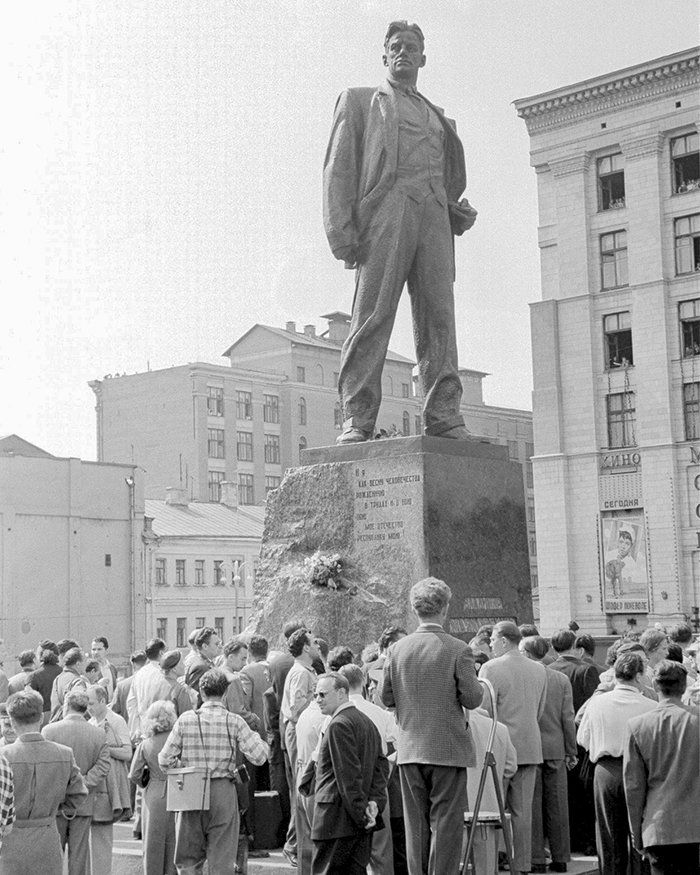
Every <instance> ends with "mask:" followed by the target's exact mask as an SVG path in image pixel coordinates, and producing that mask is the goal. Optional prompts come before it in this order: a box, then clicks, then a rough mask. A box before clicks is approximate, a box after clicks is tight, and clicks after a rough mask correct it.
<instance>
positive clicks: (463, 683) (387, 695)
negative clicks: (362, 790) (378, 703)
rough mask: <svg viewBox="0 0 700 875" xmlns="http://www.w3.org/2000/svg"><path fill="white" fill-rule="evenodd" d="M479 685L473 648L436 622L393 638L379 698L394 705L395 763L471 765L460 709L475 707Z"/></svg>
mask: <svg viewBox="0 0 700 875" xmlns="http://www.w3.org/2000/svg"><path fill="white" fill-rule="evenodd" d="M481 696H482V690H481V685H480V684H479V681H478V680H477V679H476V672H475V671H474V657H473V656H472V649H471V647H469V645H468V644H465V643H464V641H460V640H459V639H458V638H453V636H452V635H450V634H449V633H448V632H445V630H444V629H443V628H442V627H441V626H438V625H436V624H432V623H431V624H426V625H421V626H419V627H418V629H416V631H415V632H412V633H411V634H410V635H407V636H406V637H405V638H402V639H401V640H400V641H397V642H396V644H394V646H393V647H392V649H391V652H390V653H389V656H388V658H387V660H386V662H385V664H384V676H383V679H382V686H381V698H382V702H384V704H385V705H386V706H387V707H388V708H392V707H395V708H396V722H397V723H398V726H399V734H398V739H397V741H396V750H397V752H398V758H397V763H398V764H399V765H402V764H403V765H405V764H407V763H428V764H431V765H434V766H455V767H457V768H466V767H467V766H473V765H476V761H475V757H476V753H475V749H474V742H473V739H472V737H471V733H470V732H469V724H468V721H467V718H466V716H465V714H464V711H463V708H478V707H479V705H480V704H481Z"/></svg>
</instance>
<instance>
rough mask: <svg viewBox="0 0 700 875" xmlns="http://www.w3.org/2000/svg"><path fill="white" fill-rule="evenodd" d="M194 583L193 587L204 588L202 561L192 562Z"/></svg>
mask: <svg viewBox="0 0 700 875" xmlns="http://www.w3.org/2000/svg"><path fill="white" fill-rule="evenodd" d="M194 583H195V586H204V559H195V560H194Z"/></svg>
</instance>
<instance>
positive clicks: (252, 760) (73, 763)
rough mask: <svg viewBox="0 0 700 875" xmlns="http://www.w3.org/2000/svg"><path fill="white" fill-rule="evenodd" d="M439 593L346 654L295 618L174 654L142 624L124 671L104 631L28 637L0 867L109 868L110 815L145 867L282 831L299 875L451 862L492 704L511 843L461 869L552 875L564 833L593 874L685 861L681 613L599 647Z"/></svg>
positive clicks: (14, 697) (1, 763)
mask: <svg viewBox="0 0 700 875" xmlns="http://www.w3.org/2000/svg"><path fill="white" fill-rule="evenodd" d="M450 598H451V592H450V589H449V587H448V586H447V585H446V584H445V583H443V582H442V581H439V580H436V579H435V578H427V579H425V580H423V581H420V582H419V583H417V584H415V586H414V587H413V588H412V590H411V607H412V609H413V612H414V613H415V615H416V618H417V620H418V626H417V628H416V629H415V631H413V632H411V633H410V634H408V633H407V631H406V630H405V629H402V628H398V627H390V628H387V629H385V630H384V632H383V633H382V635H381V636H380V638H379V640H378V641H377V642H372V643H370V644H368V646H367V647H366V648H365V649H364V650H363V651H362V653H361V654H355V653H353V652H352V651H351V650H350V649H349V648H348V647H346V646H344V645H343V644H342V643H340V644H336V646H334V647H333V648H332V649H329V646H328V643H327V642H325V641H324V640H322V639H320V638H318V637H316V636H314V634H313V632H312V631H311V630H309V629H308V628H306V626H305V625H304V624H303V623H302V622H301V621H299V622H289V623H287V625H286V626H285V628H284V629H283V630H281V631H282V633H283V638H284V642H285V643H284V646H283V648H282V649H281V650H279V651H274V652H268V642H267V640H266V639H265V638H263V637H261V636H259V635H254V634H253V635H242V636H240V637H238V638H235V639H233V640H231V641H229V642H227V643H225V644H224V643H223V642H222V641H221V640H220V638H219V635H218V633H217V631H216V630H215V629H213V628H209V627H205V628H199V629H195V630H193V632H192V633H191V635H190V637H189V648H190V649H189V652H188V653H187V654H183V653H182V652H181V651H180V650H167V648H166V645H165V643H164V642H163V641H162V640H160V639H158V638H154V639H152V640H151V641H149V642H148V643H147V644H146V646H145V648H144V650H143V651H138V652H135V653H133V654H132V656H131V660H130V663H131V671H130V673H129V674H128V676H126V677H122V678H120V677H118V672H117V670H116V669H115V667H114V666H113V665H112V664H111V663H110V660H109V643H108V641H107V639H106V638H104V637H96V638H95V639H94V640H93V641H92V643H91V650H90V654H89V655H88V654H87V653H86V652H85V651H84V649H83V648H82V647H81V646H80V645H79V643H78V642H76V641H73V640H69V639H64V640H62V641H58V642H53V641H48V640H44V641H41V642H39V645H38V647H37V650H36V652H34V651H26V652H24V653H22V654H20V655H19V657H18V662H19V667H20V671H19V672H18V673H17V674H15V675H14V676H13V677H11V678H8V677H7V676H6V675H5V674H4V673H2V672H0V700H2V704H0V731H1V733H2V748H1V749H0V837H1V839H2V845H1V847H0V875H23V873H27V875H35V873H37V872H42V873H46V875H53V873H56V875H59V873H61V872H62V871H63V866H64V858H66V859H67V867H68V872H69V875H86V873H92V875H108V873H110V872H111V869H112V845H113V824H114V823H115V822H116V821H118V820H125V821H129V822H130V823H131V824H132V829H133V832H134V836H135V837H137V838H142V839H143V871H144V873H146V875H171V873H195V872H200V871H201V869H202V866H203V864H204V862H205V861H207V862H208V865H209V871H210V872H211V873H212V875H224V873H240V872H246V871H247V867H248V859H249V857H250V856H267V855H268V849H269V848H274V847H278V846H279V845H282V846H283V854H284V856H285V858H286V861H287V862H288V864H289V865H290V866H291V867H294V868H296V870H297V871H298V872H300V873H304V875H321V873H328V875H331V873H336V875H341V873H342V875H359V873H365V872H368V873H372V875H423V873H432V875H456V873H458V872H459V871H460V866H461V864H462V857H463V854H464V838H465V830H464V823H465V812H467V811H469V809H470V806H473V805H474V801H475V797H476V795H477V787H478V786H479V779H480V776H481V771H482V767H483V766H484V762H485V754H486V746H487V739H488V738H489V733H490V730H491V727H492V722H493V721H492V718H493V714H494V710H495V712H496V716H497V721H498V722H497V724H496V726H495V736H494V741H493V756H494V763H495V773H496V775H497V778H496V779H495V781H494V782H493V783H491V784H489V783H488V782H487V783H486V785H484V787H483V798H482V801H481V805H480V810H481V811H482V812H484V811H491V812H493V811H498V803H499V798H498V797H499V795H502V798H503V799H504V800H505V808H506V811H507V812H508V818H507V824H508V825H507V826H506V828H507V829H508V831H509V832H508V834H509V835H510V837H511V839H512V841H511V842H509V843H508V845H505V844H504V843H503V841H502V842H501V847H502V848H504V847H512V854H513V856H512V859H511V860H508V858H507V856H505V855H504V852H503V851H502V852H501V854H500V859H499V855H497V854H496V853H495V851H496V846H495V845H494V846H493V847H490V846H488V845H489V842H490V843H491V844H493V842H492V839H491V838H488V840H484V839H483V837H482V838H481V839H480V840H479V841H477V842H475V845H474V848H473V852H474V857H473V859H474V862H475V863H476V871H477V872H480V873H481V872H484V873H488V875H490V872H491V871H494V872H495V871H496V870H497V868H498V867H499V866H500V867H501V868H505V869H510V868H511V866H512V867H513V869H514V870H515V871H516V872H518V873H525V872H547V871H551V872H566V871H567V864H568V863H569V861H570V858H571V850H572V848H573V849H574V850H578V851H580V852H582V853H588V854H597V857H598V864H599V869H600V872H601V873H602V875H628V873H632V875H635V873H643V872H649V873H654V875H655V873H677V875H692V873H694V872H695V873H697V872H698V871H699V869H698V852H699V849H700V816H699V815H698V812H699V811H700V760H699V756H700V755H699V747H700V727H699V722H698V721H699V717H698V714H699V710H700V680H699V679H698V660H699V659H700V657H699V656H698V642H697V641H696V640H694V637H693V634H692V631H691V629H690V627H689V626H687V625H685V624H679V625H677V626H674V627H673V628H671V629H668V630H664V629H660V628H658V627H654V628H649V629H647V630H645V631H644V632H642V633H641V634H638V635H627V636H625V637H623V638H620V639H619V640H618V641H616V642H615V644H613V645H612V646H611V647H610V649H609V651H608V654H607V666H606V667H604V666H602V665H598V664H597V663H596V644H595V641H594V640H593V639H592V638H591V636H590V635H586V634H580V633H579V632H580V630H578V628H576V629H571V628H569V629H562V630H560V631H558V632H556V633H555V634H554V635H552V636H551V638H550V639H549V640H545V639H544V638H543V637H541V636H540V635H539V632H538V630H537V629H536V628H535V627H534V626H531V625H529V626H516V625H515V624H514V623H511V622H507V621H503V622H499V623H496V624H495V625H493V626H484V627H482V628H481V629H479V631H478V633H477V635H476V636H475V637H474V638H473V639H472V641H471V642H470V643H469V644H467V643H465V642H464V641H462V640H460V639H458V638H456V637H454V636H452V635H450V634H449V633H448V632H447V631H446V630H445V624H446V619H447V615H448V611H449V603H450ZM572 625H575V624H572ZM334 643H335V642H334ZM496 781H497V784H498V786H496ZM498 790H500V791H501V794H499V793H498V792H497V791H498ZM183 799H186V800H187V801H186V802H184V803H183V802H182V800H183Z"/></svg>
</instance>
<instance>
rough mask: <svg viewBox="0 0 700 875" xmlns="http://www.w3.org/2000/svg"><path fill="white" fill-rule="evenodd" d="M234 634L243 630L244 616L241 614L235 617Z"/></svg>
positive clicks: (238, 633)
mask: <svg viewBox="0 0 700 875" xmlns="http://www.w3.org/2000/svg"><path fill="white" fill-rule="evenodd" d="M233 630H234V635H240V634H241V632H242V631H243V617H242V616H241V615H240V614H239V615H238V616H237V617H234V618H233Z"/></svg>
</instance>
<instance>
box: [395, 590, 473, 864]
mask: <svg viewBox="0 0 700 875" xmlns="http://www.w3.org/2000/svg"><path fill="white" fill-rule="evenodd" d="M451 598H452V591H451V590H450V588H449V586H447V584H446V583H444V582H443V581H442V580H437V579H436V578H434V577H428V578H426V579H425V580H421V581H419V582H418V583H416V584H415V585H414V586H413V588H412V589H411V607H412V609H413V611H414V613H415V614H416V616H417V617H418V619H419V621H420V625H419V626H418V628H417V629H416V631H415V632H413V633H412V634H411V635H407V636H406V637H405V638H402V639H401V640H400V641H397V642H396V643H395V644H394V645H393V646H392V648H391V650H390V651H389V656H388V658H387V661H386V663H385V665H384V677H383V682H382V690H381V698H382V701H383V702H384V704H385V705H386V706H387V707H388V708H396V720H397V723H398V726H399V732H398V739H397V742H396V749H397V752H398V758H397V763H398V766H399V775H400V777H401V792H402V794H403V812H404V819H405V822H406V852H407V854H406V855H407V857H408V871H409V873H410V875H423V873H425V872H430V873H439V875H453V873H456V872H457V871H458V869H459V855H460V850H461V846H462V831H463V828H464V811H465V809H466V807H467V798H466V789H467V766H468V765H469V766H471V765H475V764H476V762H475V752H474V747H473V742H472V738H471V735H470V734H469V731H468V722H467V719H466V717H465V715H464V711H463V710H462V709H463V708H467V709H471V708H478V707H479V705H480V704H481V696H482V691H481V686H480V684H479V682H478V680H477V679H476V672H475V670H474V658H473V656H472V651H471V648H470V647H469V645H468V644H465V643H464V642H463V641H460V640H459V639H457V638H453V637H452V636H451V635H450V634H449V633H448V632H446V631H445V629H444V628H443V627H444V624H445V621H446V619H447V613H448V610H449V605H450V599H451ZM427 820H429V821H430V829H427V828H426V826H425V824H426V821H427Z"/></svg>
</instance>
